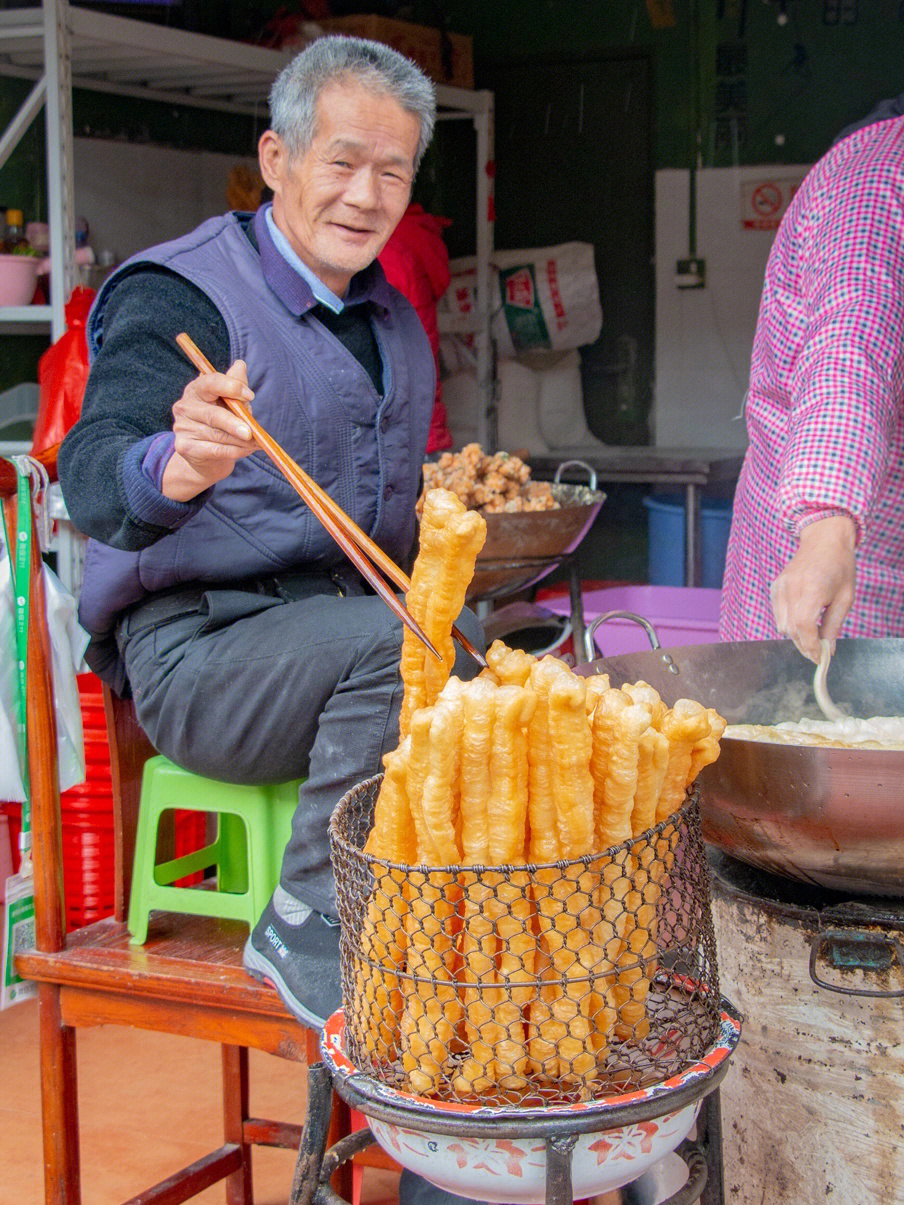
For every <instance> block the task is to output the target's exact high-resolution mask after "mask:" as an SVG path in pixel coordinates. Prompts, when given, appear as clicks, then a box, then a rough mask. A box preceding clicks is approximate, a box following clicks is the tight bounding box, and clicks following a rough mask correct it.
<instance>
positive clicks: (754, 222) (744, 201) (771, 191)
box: [741, 176, 803, 230]
mask: <svg viewBox="0 0 904 1205" xmlns="http://www.w3.org/2000/svg"><path fill="white" fill-rule="evenodd" d="M802 180H803V176H784V177H779V178H772V179H769V180H764V179H762V178H760V179H755V180H744V181H742V183H741V226H742V227H743V229H744V230H777V229H778V225H779V222H780V221H781V220H782V215H783V214H784V212H785V210H786V209H787V208H788V206H789V205H790V204H791V200H792V198H793V197H794V194H795V193H796V192H797V190H798V188H799V187H800V185H801V182H802Z"/></svg>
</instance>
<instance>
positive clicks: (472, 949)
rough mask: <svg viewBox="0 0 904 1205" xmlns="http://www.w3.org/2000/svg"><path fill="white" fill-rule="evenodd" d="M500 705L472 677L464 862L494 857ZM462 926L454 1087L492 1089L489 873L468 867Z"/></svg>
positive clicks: (495, 1036) (496, 1036) (464, 748)
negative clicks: (461, 1021) (461, 1038)
mask: <svg viewBox="0 0 904 1205" xmlns="http://www.w3.org/2000/svg"><path fill="white" fill-rule="evenodd" d="M495 711H496V687H495V686H494V685H493V683H492V682H490V681H488V680H487V679H485V678H483V677H480V676H479V677H478V678H477V679H475V680H474V681H473V682H469V683H468V685H467V686H466V687H465V690H464V694H463V713H464V714H463V725H462V741H461V795H460V810H461V850H462V861H463V863H464V865H465V866H484V865H486V863H487V861H488V859H489V818H488V811H489V800H490V749H491V747H492V741H493V722H494V719H495ZM461 885H462V891H463V900H462V928H461V933H460V934H459V938H458V950H459V956H460V965H459V982H460V983H461V984H462V985H463V987H462V992H461V995H462V999H463V1002H464V1010H465V1035H466V1037H467V1041H468V1046H469V1050H468V1052H467V1054H466V1055H465V1057H464V1059H463V1061H462V1064H461V1069H460V1071H459V1074H458V1075H457V1076H456V1079H455V1084H454V1086H455V1090H456V1092H458V1093H459V1094H460V1095H461V1096H469V1095H471V1094H472V1093H481V1092H487V1091H489V1090H490V1089H491V1088H492V1087H493V1086H494V1084H495V1082H496V1072H495V1064H494V1054H493V1052H494V1050H495V1047H496V1044H497V1043H498V1042H499V1040H500V1039H501V1038H502V1036H503V1033H502V1027H501V1026H500V1024H499V1022H498V1021H497V1019H496V1008H497V1005H498V1003H499V993H498V991H497V990H496V988H495V986H494V985H495V984H496V983H497V981H498V980H497V973H496V931H495V928H494V926H493V922H492V921H491V920H490V918H489V916H488V915H487V913H486V902H487V899H488V897H489V895H490V894H491V888H490V886H489V885H488V884H487V882H486V876H485V874H484V875H482V876H478V875H477V874H475V873H473V872H469V871H465V872H464V873H463V874H462V875H461Z"/></svg>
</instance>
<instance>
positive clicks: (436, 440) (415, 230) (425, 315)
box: [380, 204, 452, 452]
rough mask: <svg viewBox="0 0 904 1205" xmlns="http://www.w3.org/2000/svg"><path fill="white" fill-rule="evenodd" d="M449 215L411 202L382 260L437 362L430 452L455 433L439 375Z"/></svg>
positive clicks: (441, 447) (447, 445) (445, 445)
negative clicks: (440, 316) (439, 306)
mask: <svg viewBox="0 0 904 1205" xmlns="http://www.w3.org/2000/svg"><path fill="white" fill-rule="evenodd" d="M451 225H452V223H451V222H450V221H449V219H448V218H440V217H436V216H434V214H432V213H425V211H424V209H423V207H422V206H420V205H417V204H412V205H409V206H408V208H407V209H406V210H405V213H404V214H403V215H402V220H401V221H400V222H399V224H398V226H396V228H395V230H394V231H393V232H392V235H391V237H390V239H389V242H388V243H387V244H386V246H385V247H384V248H383V250H382V251H381V252H380V263H381V265H382V266H383V271H384V272H385V273H386V279H387V280H388V281H389V283H390V284H391V285H392V286H393V287H394V288H396V289H398V290H399V292H400V293H403V294H404V295H405V296H406V297H407V298H408V300H409V301H410V302H411V304H412V305H413V306H414V308H415V309H416V310H417V312H418V317H419V318H420V320H421V322H422V323H423V326H424V330H425V331H426V332H427V338H428V339H429V340H430V346H431V347H432V348H433V359H434V362H435V363H436V398H435V401H434V403H433V418H432V419H431V422H430V435H429V437H428V439H427V451H428V452H441V451H443V450H444V449H446V448H451V447H452V436H451V434H450V432H449V428H448V425H447V423H446V408H445V406H444V405H443V402H442V396H443V387H442V383H441V381H440V379H439V330H438V329H437V325H436V303H437V301H438V300H439V298H440V297H442V295H443V293H445V291H446V289H447V288H448V287H449V280H450V276H449V252H448V251H447V249H446V244H445V243H444V242H443V236H442V231H443V229H444V227H446V226H451Z"/></svg>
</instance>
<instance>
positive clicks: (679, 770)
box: [656, 699, 710, 824]
mask: <svg viewBox="0 0 904 1205" xmlns="http://www.w3.org/2000/svg"><path fill="white" fill-rule="evenodd" d="M660 727H661V731H662V733H663V735H664V736H666V737H667V738H668V742H669V765H668V769H667V771H666V775H665V781H664V783H663V784H662V793H661V795H660V796H659V802H658V803H657V805H656V823H657V824H659V823H660V822H661V821H663V820H665V818H666V816H671V814H672V813H673V812H677V811H678V809H679V808H680V807H681V805H682V804H683V803H684V799H685V796H686V794H687V782H688V777H689V775H690V771H691V760H692V757H693V751H694V746H695V745H696V744H697V742H698V741H702V740H703V738H704V737H707V736H709V731H710V722H709V716H708V715H707V713H706V709H705V708H704V707H703V706H702V704H700V703H697V702H695V701H694V700H693V699H679V700H678V702H677V703H676V704H675V706H674V707H673V708H671V710H670V711H667V712H666V714H665V715H664V716H663V719H662V723H661V726H660Z"/></svg>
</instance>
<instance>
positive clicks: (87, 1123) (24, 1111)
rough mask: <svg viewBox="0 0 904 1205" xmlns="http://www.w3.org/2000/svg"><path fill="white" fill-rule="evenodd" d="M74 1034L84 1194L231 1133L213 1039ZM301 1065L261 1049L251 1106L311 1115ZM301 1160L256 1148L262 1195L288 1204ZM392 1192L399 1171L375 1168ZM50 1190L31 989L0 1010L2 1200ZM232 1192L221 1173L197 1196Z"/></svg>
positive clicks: (377, 1184) (262, 1201)
mask: <svg viewBox="0 0 904 1205" xmlns="http://www.w3.org/2000/svg"><path fill="white" fill-rule="evenodd" d="M77 1040H78V1058H79V1113H80V1121H81V1131H82V1185H83V1205H114V1202H118V1201H123V1200H126V1199H128V1198H129V1197H131V1196H133V1195H135V1194H136V1193H138V1192H140V1191H141V1190H142V1189H144V1188H148V1187H150V1185H151V1184H153V1183H154V1182H156V1181H157V1180H160V1179H162V1178H163V1177H164V1176H165V1175H167V1174H168V1173H169V1172H172V1171H175V1170H176V1169H177V1168H179V1167H181V1166H184V1165H185V1164H186V1163H190V1162H191V1161H192V1160H194V1159H197V1158H198V1157H199V1156H200V1155H202V1154H204V1153H206V1152H207V1151H209V1150H212V1149H213V1148H214V1147H216V1146H218V1145H219V1144H220V1143H221V1142H222V1140H223V1139H222V1128H221V1112H220V1097H219V1087H220V1055H219V1047H218V1046H216V1045H215V1044H214V1043H212V1042H199V1041H195V1040H192V1039H189V1038H179V1037H172V1036H170V1035H168V1034H155V1033H145V1032H143V1031H141V1030H136V1029H124V1028H121V1027H119V1026H105V1027H102V1028H98V1029H83V1030H80V1031H79V1033H78V1039H77ZM304 1075H305V1072H304V1068H302V1067H299V1066H298V1064H297V1063H287V1062H285V1061H284V1060H283V1059H277V1058H273V1057H271V1056H269V1055H266V1054H260V1053H258V1052H257V1051H252V1052H251V1107H252V1112H253V1113H254V1115H255V1116H257V1117H270V1118H277V1119H279V1120H281V1121H299V1122H300V1121H302V1120H303V1118H304ZM172 1135H176V1136H177V1137H175V1138H174V1137H172ZM294 1166H295V1155H294V1153H293V1152H292V1151H279V1150H269V1149H258V1150H255V1152H254V1190H255V1196H254V1200H255V1205H285V1202H286V1198H287V1196H288V1191H289V1186H290V1184H291V1182H292V1172H293V1169H294ZM395 1199H396V1195H395V1178H394V1177H393V1176H391V1175H390V1174H389V1173H386V1172H377V1171H369V1172H368V1173H367V1175H366V1179H365V1200H367V1201H368V1202H369V1203H370V1205H376V1203H377V1202H378V1201H394V1200H395ZM43 1200H44V1194H43V1174H42V1156H41V1104H40V1086H39V1079H38V1011H37V1006H36V1004H35V1003H34V1002H32V1001H29V1002H28V1003H26V1004H20V1005H17V1006H16V1007H15V1008H12V1009H9V1010H8V1011H7V1012H2V1013H0V1205H41V1203H42V1202H43ZM224 1200H225V1193H224V1190H223V1187H222V1186H221V1185H217V1186H214V1187H213V1188H209V1189H207V1191H206V1192H204V1193H202V1194H201V1195H200V1196H198V1197H194V1198H193V1201H196V1202H198V1205H223V1202H224Z"/></svg>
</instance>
